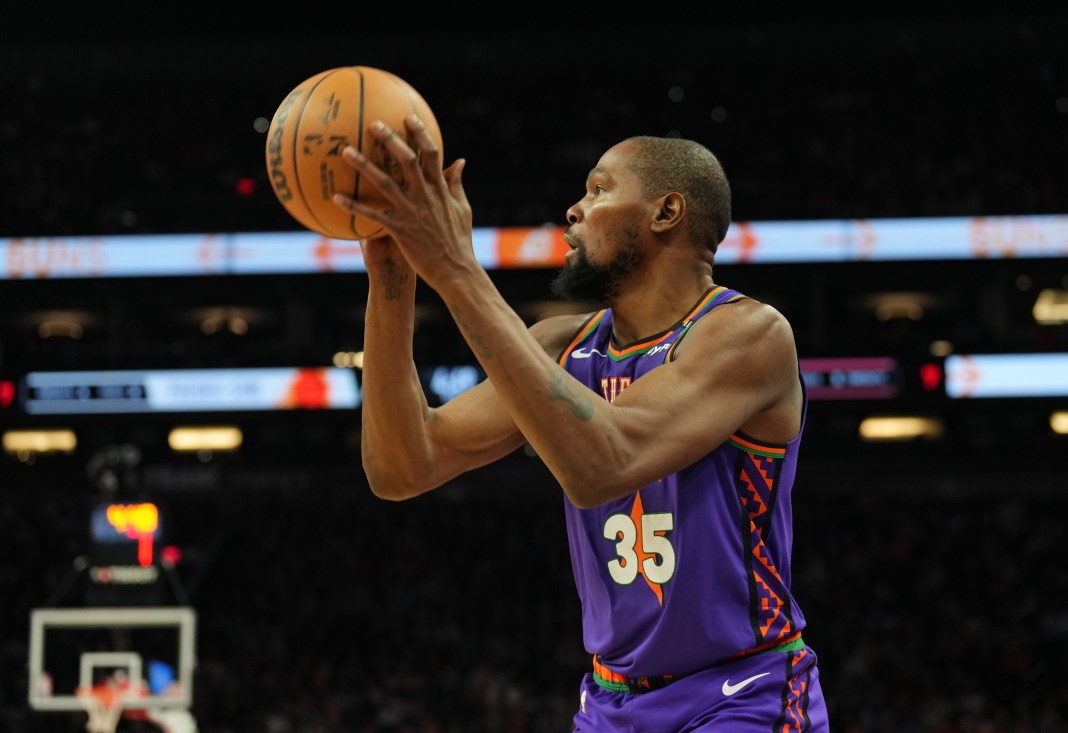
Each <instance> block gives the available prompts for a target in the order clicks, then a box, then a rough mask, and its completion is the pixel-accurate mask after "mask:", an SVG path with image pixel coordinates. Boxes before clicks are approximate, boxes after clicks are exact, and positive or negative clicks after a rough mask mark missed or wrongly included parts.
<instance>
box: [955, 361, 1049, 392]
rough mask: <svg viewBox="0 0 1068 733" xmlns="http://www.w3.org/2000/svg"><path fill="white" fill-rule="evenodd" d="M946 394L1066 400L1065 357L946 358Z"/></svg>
mask: <svg viewBox="0 0 1068 733" xmlns="http://www.w3.org/2000/svg"><path fill="white" fill-rule="evenodd" d="M946 394H947V395H949V396H950V397H954V398H972V397H977V398H983V397H1068V354H973V355H954V356H948V357H946Z"/></svg>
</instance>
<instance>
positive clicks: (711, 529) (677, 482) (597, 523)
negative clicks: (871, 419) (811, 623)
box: [559, 286, 808, 678]
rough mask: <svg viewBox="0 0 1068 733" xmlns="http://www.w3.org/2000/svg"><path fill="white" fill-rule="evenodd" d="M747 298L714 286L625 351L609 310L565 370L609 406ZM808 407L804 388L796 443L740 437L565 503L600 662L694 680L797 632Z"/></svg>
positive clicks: (587, 623)
mask: <svg viewBox="0 0 1068 733" xmlns="http://www.w3.org/2000/svg"><path fill="white" fill-rule="evenodd" d="M744 297H746V296H744V295H742V294H741V293H738V292H737V291H734V290H730V289H728V288H724V287H719V286H716V287H713V288H712V289H710V290H709V291H707V292H706V293H705V294H704V295H703V296H702V297H701V299H700V300H699V301H698V303H697V304H696V306H695V307H694V308H693V309H692V310H691V311H690V313H689V314H688V315H687V316H686V317H685V318H683V319H682V320H681V321H679V323H678V324H676V325H675V326H674V327H672V328H671V329H669V330H668V331H666V332H664V333H662V334H659V335H656V336H653V337H651V338H649V339H646V340H643V341H641V342H639V343H634V344H630V345H628V346H624V347H617V346H615V345H614V344H613V343H612V340H611V334H612V311H611V310H610V309H606V310H603V311H600V312H599V313H596V314H594V315H593V317H592V318H590V319H589V320H588V321H587V322H586V323H585V324H584V325H583V326H582V328H581V329H580V330H579V332H578V335H577V336H576V337H575V339H574V340H573V341H572V342H571V344H570V345H569V346H568V347H567V349H566V350H565V351H564V352H563V353H562V354H561V355H560V359H559V363H560V365H561V366H563V367H564V368H565V369H567V371H568V372H569V373H571V374H572V375H574V376H575V377H576V378H577V379H578V380H579V381H581V382H582V383H583V384H585V385H586V386H588V387H589V388H590V389H592V390H593V391H594V392H596V393H597V394H599V395H601V396H603V397H604V398H605V399H607V400H609V401H611V400H613V399H615V397H616V395H618V394H619V393H620V392H621V391H623V390H624V389H626V387H627V386H629V385H630V383H631V382H632V381H634V380H635V379H639V378H640V377H641V376H642V375H643V374H645V373H646V372H648V371H649V370H651V369H654V368H656V367H657V366H660V365H661V364H664V363H666V362H668V361H671V360H672V359H673V358H674V350H675V347H676V346H677V345H678V344H679V343H680V341H681V340H682V339H683V337H684V336H685V335H686V332H687V331H688V330H689V328H690V327H691V326H692V325H693V323H694V322H696V321H697V320H698V319H699V318H701V317H703V316H704V315H705V314H706V313H708V312H709V311H711V310H712V309H713V308H716V307H718V306H721V305H723V304H725V303H731V302H733V301H736V300H739V299H741V298H744ZM798 379H801V376H800V371H799V373H798ZM802 389H804V382H803V381H802ZM807 407H808V397H807V394H806V396H805V401H804V411H803V413H802V430H801V431H799V432H798V435H797V437H795V438H794V439H793V440H791V441H790V442H789V443H787V444H785V445H783V444H774V443H768V442H766V441H762V440H759V439H756V438H754V437H750V436H747V435H744V434H742V433H740V432H739V433H735V434H733V435H732V436H731V437H730V439H729V440H728V441H727V442H725V443H723V444H722V445H720V446H719V447H718V448H716V449H715V450H713V451H712V452H711V453H709V454H707V455H705V456H704V457H702V458H700V459H698V460H697V461H696V462H695V463H693V464H692V465H690V466H688V467H687V468H685V469H683V470H681V471H679V472H678V473H674V474H671V475H669V476H665V477H664V478H663V479H660V480H658V481H656V482H654V483H651V484H649V485H647V486H644V487H643V488H641V489H640V490H638V491H637V492H636V493H634V494H631V495H630V496H626V497H623V498H621V499H617V500H615V501H611V502H608V503H606V504H602V505H601V506H598V507H594V508H592V509H578V508H576V507H575V506H574V505H573V504H572V503H571V502H570V501H568V500H567V499H566V497H565V512H566V518H567V532H568V540H569V543H570V547H571V563H572V569H573V570H574V574H575V584H576V586H577V588H578V594H579V598H580V599H581V601H582V629H583V638H584V641H585V646H586V649H587V650H588V651H589V652H590V653H592V654H595V655H596V658H597V661H598V662H600V663H601V664H603V665H604V666H605V667H607V668H609V669H611V670H613V671H614V672H616V673H618V674H620V675H623V676H625V677H630V678H635V677H644V676H654V675H684V674H689V673H691V672H694V671H696V670H699V669H704V668H706V667H709V666H710V665H712V664H715V663H717V662H721V661H723V660H725V659H729V658H731V657H736V656H739V655H743V654H745V653H747V652H750V651H754V650H758V649H766V648H770V647H772V646H775V645H777V644H780V643H783V642H786V641H789V640H792V639H796V638H797V636H798V635H799V634H800V632H801V630H802V628H804V625H805V620H804V616H803V615H802V613H801V609H800V608H799V607H798V605H797V602H796V601H795V600H794V598H793V596H791V595H790V552H791V545H792V540H793V532H792V529H791V526H792V508H791V502H790V491H791V489H792V488H793V483H794V474H795V471H796V463H797V452H798V447H799V444H800V439H801V433H802V432H803V427H804V412H807ZM715 408H716V406H715V404H712V403H710V404H708V405H707V406H705V407H704V408H703V409H709V410H714V409H715Z"/></svg>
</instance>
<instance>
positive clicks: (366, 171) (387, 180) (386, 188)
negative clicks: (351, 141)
mask: <svg viewBox="0 0 1068 733" xmlns="http://www.w3.org/2000/svg"><path fill="white" fill-rule="evenodd" d="M405 147H407V146H405ZM408 152H409V153H411V148H408ZM341 155H342V157H343V158H344V159H345V161H346V162H347V163H348V164H349V165H351V166H352V167H353V168H355V169H356V171H357V172H358V173H359V174H360V175H361V176H364V177H365V178H366V180H368V181H370V182H371V185H373V186H374V187H375V188H376V189H378V191H379V193H381V194H382V197H383V198H385V199H386V200H387V201H389V202H390V203H396V201H395V197H396V196H397V195H399V194H400V193H401V187H400V186H399V185H398V184H397V181H396V180H394V178H393V176H391V175H390V174H389V173H388V172H387V171H384V170H382V169H381V168H380V167H379V166H377V165H375V164H374V162H373V161H372V160H371V159H370V158H368V157H367V156H366V155H364V154H363V153H361V152H360V151H359V150H357V149H356V148H355V147H353V146H352V145H348V146H346V147H345V149H344V150H342V151H341ZM339 197H340V198H342V199H346V198H347V199H350V200H351V199H352V197H351V196H346V195H344V194H335V196H334V200H335V201H336V200H337V199H338V198H339ZM346 203H347V202H346Z"/></svg>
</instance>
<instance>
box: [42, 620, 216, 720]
mask: <svg viewBox="0 0 1068 733" xmlns="http://www.w3.org/2000/svg"><path fill="white" fill-rule="evenodd" d="M195 639H196V613H195V611H194V610H193V609H191V608H188V607H145V608H101V607H91V608H44V609H35V610H34V611H33V612H32V613H31V616H30V655H29V685H28V687H29V703H30V706H31V707H32V708H34V709H35V710H83V709H84V708H85V703H84V701H83V699H82V698H80V697H79V696H78V690H79V689H81V690H83V691H84V690H86V689H87V688H90V687H93V686H94V685H98V684H100V682H101V681H102V680H105V679H110V678H112V677H115V676H120V677H122V678H123V679H124V680H125V681H126V682H127V683H128V686H129V689H130V690H131V692H130V694H129V696H128V697H126V698H124V701H123V707H124V708H125V709H127V710H155V709H163V708H169V709H174V708H189V707H190V706H191V704H192V698H193V671H194V668H195V666H196V650H195Z"/></svg>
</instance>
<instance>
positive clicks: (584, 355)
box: [571, 347, 607, 359]
mask: <svg viewBox="0 0 1068 733" xmlns="http://www.w3.org/2000/svg"><path fill="white" fill-rule="evenodd" d="M594 354H596V355H597V356H601V357H604V356H607V354H602V353H601V352H600V351H598V350H597V349H590V351H589V352H587V351H586V348H585V347H583V348H579V349H575V350H574V351H572V352H571V358H572V359H589V358H590V357H591V356H593V355H594Z"/></svg>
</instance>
